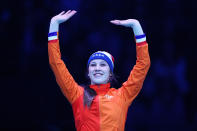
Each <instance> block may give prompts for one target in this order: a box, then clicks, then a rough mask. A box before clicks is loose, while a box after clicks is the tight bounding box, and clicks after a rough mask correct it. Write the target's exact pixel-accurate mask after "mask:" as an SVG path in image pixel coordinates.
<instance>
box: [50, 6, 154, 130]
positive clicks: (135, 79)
mask: <svg viewBox="0 0 197 131" xmlns="http://www.w3.org/2000/svg"><path fill="white" fill-rule="evenodd" d="M75 13H76V11H74V10H72V11H71V10H69V11H67V12H66V13H65V12H64V11H63V12H61V13H60V14H59V15H56V16H54V17H53V18H52V19H51V23H50V29H49V35H48V40H49V43H48V53H49V63H50V66H51V68H52V70H53V72H54V74H55V77H56V81H57V83H58V85H59V86H60V88H61V90H62V92H63V94H64V95H65V97H66V98H67V99H68V101H69V102H70V103H71V105H72V109H73V114H74V118H75V126H76V129H77V131H123V130H124V126H125V121H126V116H127V110H128V107H129V106H130V105H131V103H132V101H133V100H134V98H135V97H136V96H137V95H138V93H139V91H140V90H141V88H142V85H143V81H144V79H145V77H146V74H147V72H148V69H149V67H150V58H149V53H148V44H147V43H146V37H145V35H144V33H143V30H142V28H141V26H140V23H139V22H138V21H137V20H134V19H128V20H112V21H110V22H111V23H112V24H115V25H121V26H125V27H129V28H132V29H133V31H134V34H135V38H136V51H137V61H136V65H135V66H134V68H133V69H132V71H131V73H130V75H129V77H128V80H127V81H126V82H124V83H123V85H122V87H120V88H119V89H115V88H110V87H111V86H110V80H111V78H112V77H113V68H114V61H113V57H112V56H111V55H110V54H109V53H107V52H104V51H98V52H95V53H93V54H92V55H91V56H90V58H89V60H88V64H87V67H88V76H89V78H90V82H91V85H90V86H89V87H85V88H83V87H81V86H79V85H78V84H77V83H76V82H75V80H74V79H73V77H72V76H71V74H70V73H69V71H68V70H67V68H66V66H65V64H64V62H63V61H62V59H61V53H60V48H59V40H58V28H59V24H60V23H63V22H65V21H67V20H68V19H69V18H71V17H72V16H73V15H74V14H75Z"/></svg>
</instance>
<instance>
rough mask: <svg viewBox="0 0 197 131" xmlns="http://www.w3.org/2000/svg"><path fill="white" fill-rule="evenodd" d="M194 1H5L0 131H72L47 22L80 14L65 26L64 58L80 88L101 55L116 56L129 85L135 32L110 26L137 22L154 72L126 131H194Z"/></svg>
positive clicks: (0, 19) (0, 32) (0, 28)
mask: <svg viewBox="0 0 197 131" xmlns="http://www.w3.org/2000/svg"><path fill="white" fill-rule="evenodd" d="M196 4H197V2H196V1H194V0H193V1H191V0H157V1H155V0H20V1H1V8H0V37H1V44H0V58H1V59H0V61H1V64H0V65H1V66H0V69H1V70H0V87H1V88H0V89H1V91H0V93H1V94H0V97H1V99H0V100H1V103H0V130H1V131H13V130H20V131H27V130H28V131H67V130H69V131H72V130H75V126H74V118H73V114H72V108H71V105H70V104H69V103H68V101H67V100H66V98H65V97H64V96H63V94H62V93H61V91H60V89H59V87H58V85H57V83H56V81H55V77H54V75H53V72H52V71H51V69H50V67H49V63H48V54H47V53H48V52H47V41H48V38H47V36H48V30H49V23H50V19H51V18H52V17H53V16H54V15H56V14H58V13H60V12H61V11H62V10H65V11H67V10H69V9H74V10H77V11H78V12H77V14H76V15H75V16H73V17H72V18H71V19H70V20H69V21H67V22H66V23H63V24H61V26H60V31H59V32H60V47H61V53H62V59H63V60H64V62H65V63H66V65H67V67H68V69H69V71H70V72H71V74H72V75H73V77H74V78H75V80H76V81H77V82H78V83H79V84H84V83H85V84H86V83H87V82H88V80H87V78H86V72H87V70H86V64H87V60H88V58H89V56H90V55H91V54H92V53H93V52H95V51H97V50H105V51H108V52H110V53H111V54H112V55H113V56H114V58H115V71H114V72H115V74H116V75H117V79H118V81H119V83H118V84H117V85H118V86H121V83H123V82H124V81H126V80H127V77H128V75H129V73H130V70H131V69H132V67H133V66H134V64H135V60H136V56H135V54H136V52H135V42H134V36H133V32H132V29H129V28H125V27H120V26H115V25H113V24H111V23H109V21H110V20H113V19H128V18H134V19H138V20H139V21H140V23H141V25H142V27H143V30H144V32H145V33H146V36H147V42H148V43H149V52H150V57H151V68H150V70H149V72H148V75H147V77H146V80H145V82H144V86H143V89H142V91H141V92H140V94H139V95H138V96H137V98H136V99H135V100H134V102H133V103H132V105H131V107H130V108H129V111H128V116H127V121H126V126H125V130H126V131H131V130H132V131H164V130H165V131H171V130H173V131H174V130H179V131H180V130H181V131H182V130H183V131H190V130H197V128H196V127H197V112H196V111H197V104H196V100H197V98H196V93H197V89H196V87H197V85H196V82H195V81H196V73H197V72H196V67H197V64H196V63H197V62H196V57H197V50H196V48H197V45H196V44H197V43H196V34H197V33H196V29H195V28H196V23H197V21H196V16H195V14H196V13H195V12H196Z"/></svg>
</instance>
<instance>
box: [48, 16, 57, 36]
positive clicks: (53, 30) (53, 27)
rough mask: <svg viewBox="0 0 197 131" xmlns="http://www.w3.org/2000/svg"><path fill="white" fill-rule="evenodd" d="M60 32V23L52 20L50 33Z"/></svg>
mask: <svg viewBox="0 0 197 131" xmlns="http://www.w3.org/2000/svg"><path fill="white" fill-rule="evenodd" d="M58 31H59V23H58V22H57V21H55V20H53V19H51V22H50V28H49V33H51V32H58Z"/></svg>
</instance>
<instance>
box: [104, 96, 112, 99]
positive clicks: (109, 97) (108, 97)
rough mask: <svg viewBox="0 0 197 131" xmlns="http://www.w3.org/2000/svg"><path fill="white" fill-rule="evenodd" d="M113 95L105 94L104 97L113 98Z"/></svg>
mask: <svg viewBox="0 0 197 131" xmlns="http://www.w3.org/2000/svg"><path fill="white" fill-rule="evenodd" d="M113 97H114V96H110V95H105V98H107V99H111V98H113Z"/></svg>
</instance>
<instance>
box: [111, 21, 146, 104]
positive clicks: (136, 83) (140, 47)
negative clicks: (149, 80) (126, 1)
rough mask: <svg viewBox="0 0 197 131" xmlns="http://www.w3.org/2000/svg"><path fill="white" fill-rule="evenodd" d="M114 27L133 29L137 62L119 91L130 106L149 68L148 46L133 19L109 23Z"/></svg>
mask: <svg viewBox="0 0 197 131" xmlns="http://www.w3.org/2000/svg"><path fill="white" fill-rule="evenodd" d="M110 22H111V23H113V24H115V25H122V26H125V27H129V28H132V29H133V32H134V34H135V39H136V54H137V60H136V64H135V66H134V67H133V69H132V71H131V73H130V75H129V77H128V80H127V81H126V82H124V83H123V85H122V87H121V88H120V90H121V91H122V92H123V97H125V99H126V101H127V102H128V104H130V103H131V102H132V101H133V99H134V98H135V97H136V96H137V95H138V93H139V92H140V90H141V88H142V85H143V82H144V79H145V77H146V74H147V72H148V70H149V67H150V57H149V52H148V44H147V42H146V36H145V34H144V32H143V30H142V27H141V25H140V23H139V21H137V20H135V19H128V20H113V21H110Z"/></svg>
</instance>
